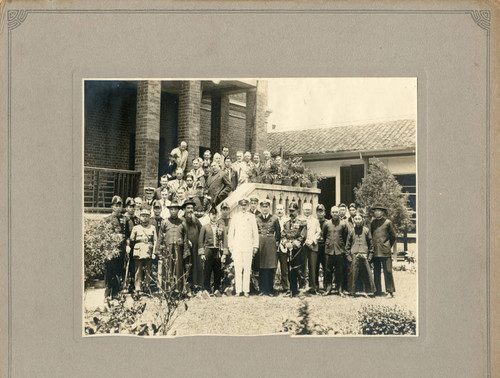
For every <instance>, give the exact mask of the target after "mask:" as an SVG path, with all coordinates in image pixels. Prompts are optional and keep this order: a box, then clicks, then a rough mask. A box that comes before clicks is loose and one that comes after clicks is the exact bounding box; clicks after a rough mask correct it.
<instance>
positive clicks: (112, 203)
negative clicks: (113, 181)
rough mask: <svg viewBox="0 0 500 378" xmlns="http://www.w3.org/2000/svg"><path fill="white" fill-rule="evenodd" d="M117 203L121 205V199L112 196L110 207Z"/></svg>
mask: <svg viewBox="0 0 500 378" xmlns="http://www.w3.org/2000/svg"><path fill="white" fill-rule="evenodd" d="M117 203H121V204H123V201H122V197H120V196H113V198H112V199H111V205H115V204H117Z"/></svg>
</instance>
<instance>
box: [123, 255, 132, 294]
mask: <svg viewBox="0 0 500 378" xmlns="http://www.w3.org/2000/svg"><path fill="white" fill-rule="evenodd" d="M129 266H130V256H129V258H128V259H127V265H126V266H125V279H124V280H123V287H122V289H123V290H126V289H127V282H128V268H129Z"/></svg>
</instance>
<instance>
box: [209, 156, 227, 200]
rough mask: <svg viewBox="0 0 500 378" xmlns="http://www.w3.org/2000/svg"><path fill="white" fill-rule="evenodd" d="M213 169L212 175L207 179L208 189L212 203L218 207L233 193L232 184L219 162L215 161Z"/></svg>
mask: <svg viewBox="0 0 500 378" xmlns="http://www.w3.org/2000/svg"><path fill="white" fill-rule="evenodd" d="M211 167H212V174H211V175H210V176H209V177H208V179H207V185H206V188H207V194H208V196H209V197H210V198H211V199H212V203H213V204H214V206H217V205H218V204H219V203H221V202H222V201H224V200H225V199H226V198H227V196H228V195H229V193H231V183H230V182H229V179H228V178H227V176H226V174H225V172H224V171H223V170H221V167H220V165H219V164H218V163H217V162H215V161H214V162H213V163H212V165H211Z"/></svg>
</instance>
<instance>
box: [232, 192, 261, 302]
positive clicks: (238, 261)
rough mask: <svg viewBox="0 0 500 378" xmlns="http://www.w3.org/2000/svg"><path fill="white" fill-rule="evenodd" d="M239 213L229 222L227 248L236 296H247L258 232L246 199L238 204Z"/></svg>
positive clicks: (257, 244)
mask: <svg viewBox="0 0 500 378" xmlns="http://www.w3.org/2000/svg"><path fill="white" fill-rule="evenodd" d="M238 204H239V206H240V212H238V213H236V214H235V215H234V216H233V217H232V218H231V221H230V222H229V230H228V235H227V238H228V248H229V250H230V252H231V257H232V258H233V261H234V281H235V286H236V294H239V295H240V296H241V295H244V296H245V297H248V296H249V292H250V273H251V267H252V258H253V256H254V255H255V254H256V253H257V249H258V248H259V231H258V229H257V220H256V219H255V215H253V214H252V213H250V212H249V211H247V210H248V199H246V198H242V199H240V200H239V202H238Z"/></svg>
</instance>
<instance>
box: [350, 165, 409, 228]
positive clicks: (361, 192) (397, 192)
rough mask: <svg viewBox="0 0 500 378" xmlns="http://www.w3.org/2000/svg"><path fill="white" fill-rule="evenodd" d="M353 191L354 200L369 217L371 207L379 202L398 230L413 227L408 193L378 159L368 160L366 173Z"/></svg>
mask: <svg viewBox="0 0 500 378" xmlns="http://www.w3.org/2000/svg"><path fill="white" fill-rule="evenodd" d="M354 193H355V195H356V202H357V203H359V204H360V205H361V206H363V207H366V208H367V210H368V216H369V217H370V216H371V215H370V210H371V207H372V206H374V205H375V204H381V205H383V206H384V207H386V208H387V217H388V218H390V219H391V220H392V222H393V223H394V226H395V227H396V228H397V229H398V230H399V231H402V230H404V229H406V230H408V231H409V230H411V229H412V228H413V223H412V222H411V213H410V209H409V208H408V197H409V194H408V193H404V192H403V191H402V188H401V185H399V183H398V182H397V180H396V178H395V177H394V176H393V175H392V173H391V172H390V171H389V170H388V169H387V167H386V166H385V165H384V164H383V163H382V162H381V161H380V160H378V159H373V160H372V161H371V162H370V168H369V171H368V175H367V176H366V177H364V178H363V179H362V182H361V184H360V185H359V186H358V187H357V188H355V189H354ZM370 219H371V218H370Z"/></svg>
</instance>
